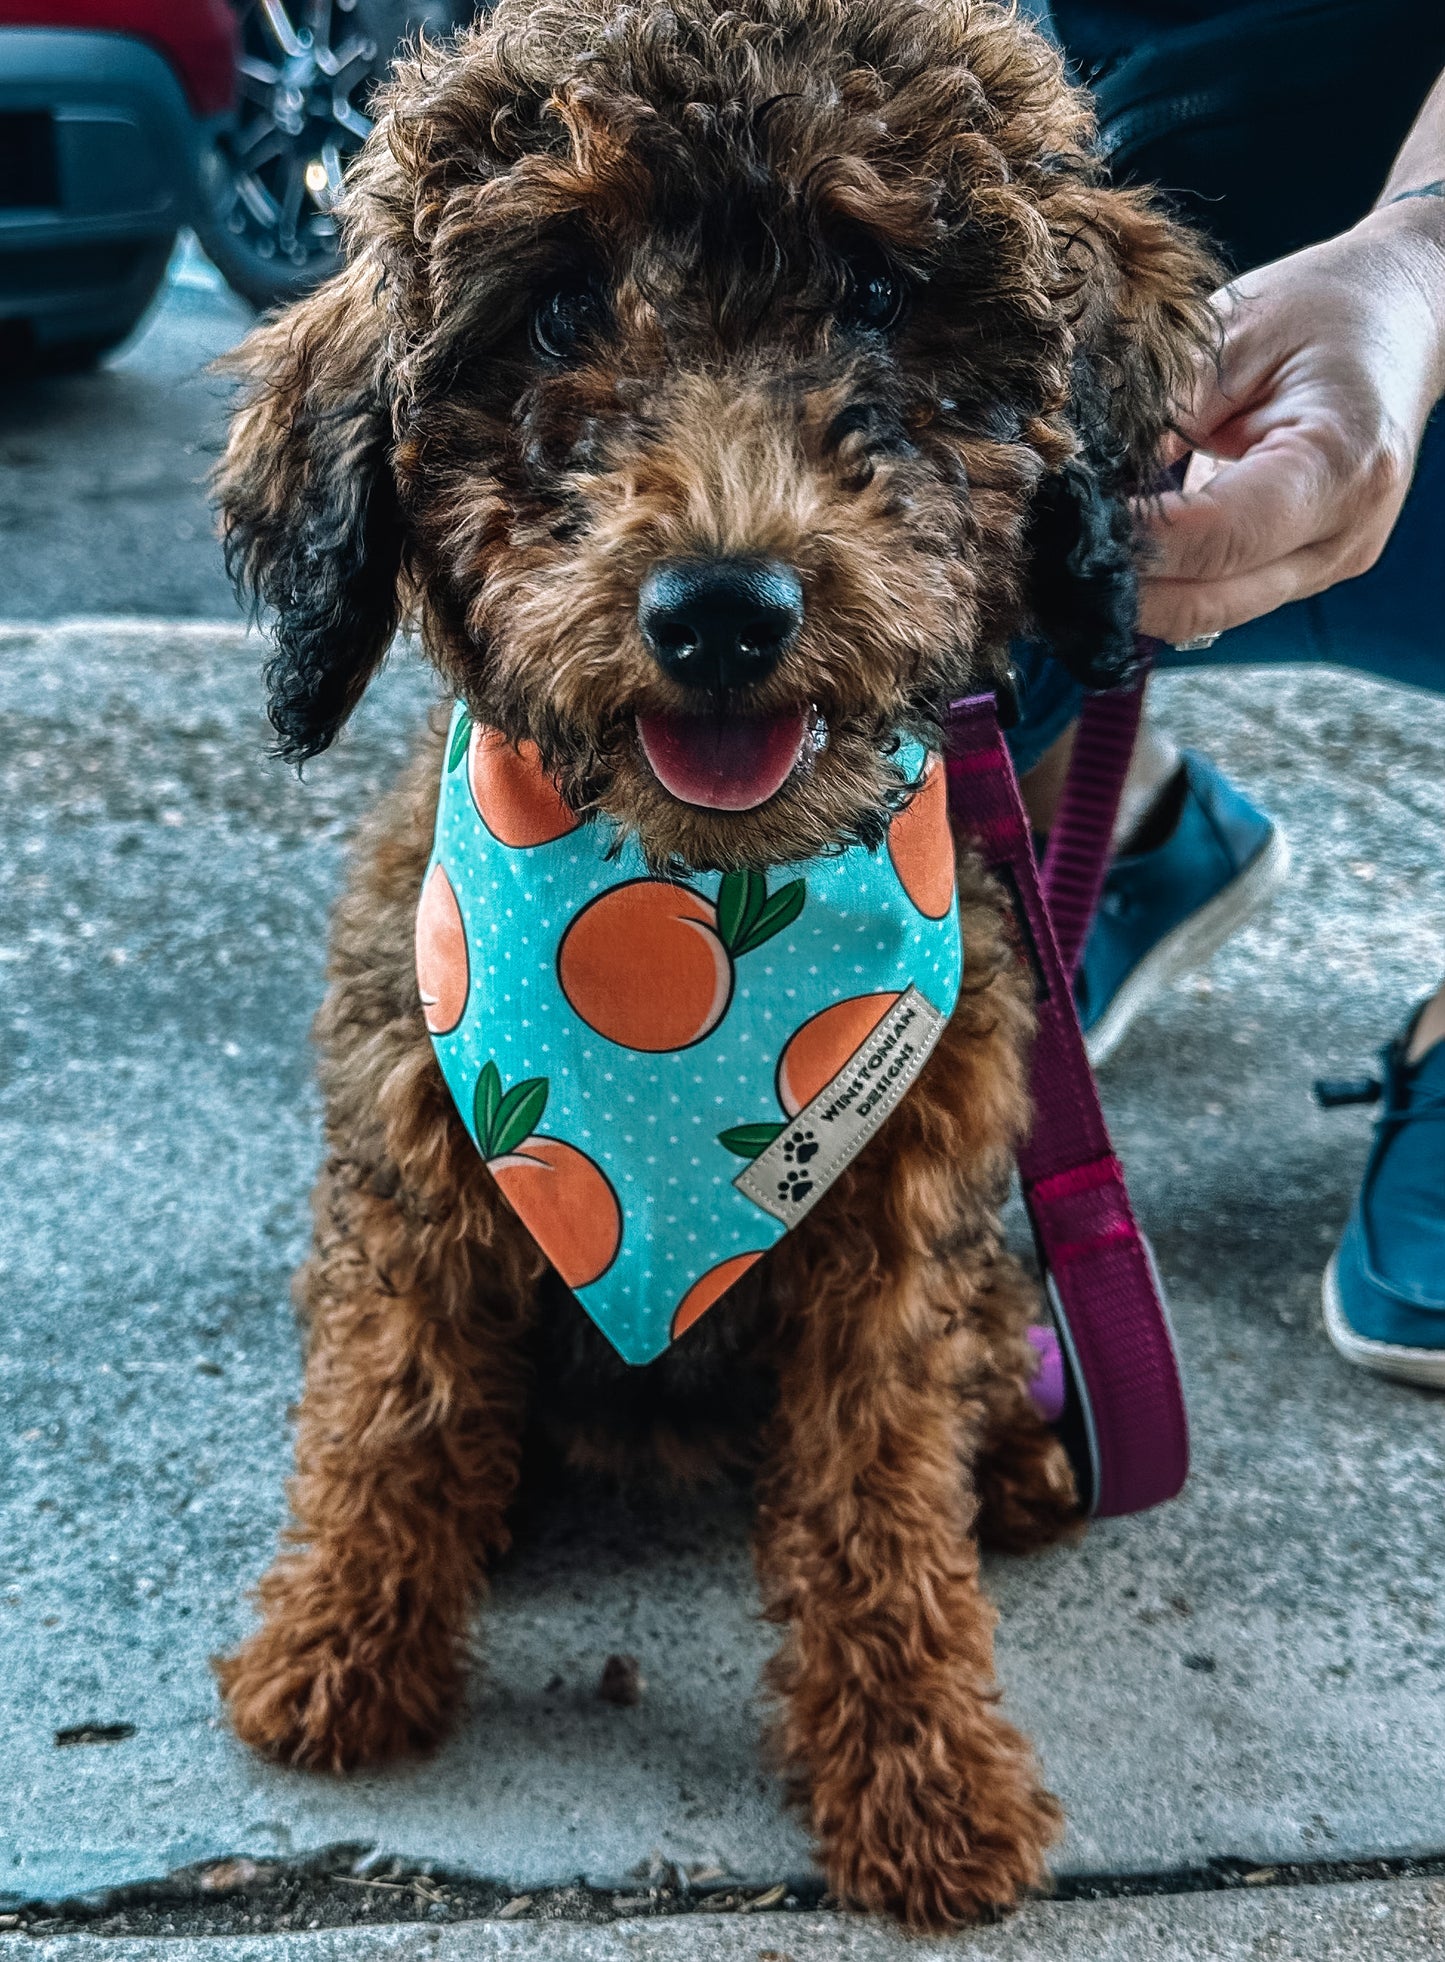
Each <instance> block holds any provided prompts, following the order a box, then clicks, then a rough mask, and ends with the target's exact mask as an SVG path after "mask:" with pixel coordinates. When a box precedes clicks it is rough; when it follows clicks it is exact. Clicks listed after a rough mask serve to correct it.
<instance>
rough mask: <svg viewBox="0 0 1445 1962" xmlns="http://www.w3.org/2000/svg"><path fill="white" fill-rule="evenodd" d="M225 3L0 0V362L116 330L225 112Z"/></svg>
mask: <svg viewBox="0 0 1445 1962" xmlns="http://www.w3.org/2000/svg"><path fill="white" fill-rule="evenodd" d="M237 39H238V36H237V21H236V15H235V13H234V11H233V10H232V8H231V6H230V5H229V4H228V0H0V365H3V367H5V368H10V369H13V368H14V367H16V366H18V365H22V364H25V363H27V362H29V361H33V360H39V361H40V362H41V363H43V364H44V365H47V366H50V367H77V366H84V365H87V364H88V363H90V362H92V361H94V360H96V359H98V358H99V356H100V355H101V354H103V353H104V352H105V350H106V349H107V348H110V347H113V346H115V344H116V343H117V342H118V341H122V340H124V339H125V337H126V335H127V334H128V333H130V331H131V329H132V328H133V327H134V326H135V324H136V322H137V321H138V320H139V319H140V316H141V315H142V313H144V311H145V309H146V307H147V306H148V304H149V303H150V300H151V296H152V295H153V294H154V292H155V290H156V288H157V286H158V285H159V284H160V281H161V278H162V276H163V274H164V272H165V268H166V261H167V259H168V258H169V256H170V250H171V246H172V244H173V242H174V240H175V235H176V231H177V228H178V227H179V226H180V225H182V224H184V223H186V222H188V221H189V220H190V219H191V217H192V215H193V213H194V208H195V199H196V183H197V172H198V169H199V164H200V159H201V157H202V155H203V154H204V153H205V151H206V150H207V148H208V147H209V146H210V145H211V144H212V143H213V142H214V141H215V139H216V135H217V133H218V132H219V131H220V130H222V129H223V128H224V127H226V126H227V125H228V123H229V121H230V118H231V111H232V106H233V103H234V100H235V92H236V58H237Z"/></svg>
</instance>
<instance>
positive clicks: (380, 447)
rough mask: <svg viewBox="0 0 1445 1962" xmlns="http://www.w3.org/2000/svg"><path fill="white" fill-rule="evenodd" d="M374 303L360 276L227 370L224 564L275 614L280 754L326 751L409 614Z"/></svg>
mask: <svg viewBox="0 0 1445 1962" xmlns="http://www.w3.org/2000/svg"><path fill="white" fill-rule="evenodd" d="M374 313H375V308H374V303H373V301H372V298H371V295H370V293H369V292H366V291H363V290H360V289H359V287H358V282H357V280H356V278H355V276H354V269H353V270H350V271H348V272H345V273H342V274H340V275H338V277H337V278H336V279H334V280H332V281H331V282H330V283H329V284H328V285H327V286H325V287H323V288H321V290H320V291H319V292H318V293H315V294H313V295H312V296H311V297H310V298H309V299H306V300H303V301H302V302H301V303H300V304H299V305H298V306H296V307H293V308H292V309H290V311H289V312H287V313H285V314H283V315H281V316H280V318H279V319H276V320H273V321H268V322H267V323H266V324H265V325H263V326H262V327H260V328H258V329H257V330H256V331H255V333H253V334H251V335H250V336H249V337H248V338H247V340H246V341H245V342H244V343H243V344H242V346H241V348H240V349H239V350H238V351H237V354H236V355H235V356H233V357H232V358H231V359H230V360H229V361H228V362H227V364H226V365H227V366H228V367H229V368H230V369H231V370H232V371H233V372H238V373H240V374H242V375H244V376H245V377H246V378H247V379H248V380H249V382H250V383H251V385H252V386H251V389H250V392H249V395H248V397H247V399H246V401H245V403H244V405H243V406H242V408H241V409H240V410H239V411H238V412H237V414H236V415H235V417H234V418H233V420H232V424H231V432H230V439H229V441H228V443H227V447H226V453H225V456H224V458H223V459H222V461H221V464H220V467H219V469H218V471H217V473H216V481H215V489H216V493H217V498H218V501H219V503H220V507H221V523H222V535H223V539H224V545H225V554H226V567H227V570H228V571H229V573H230V575H231V577H232V579H233V580H234V582H235V584H236V587H237V590H238V591H239V592H240V593H241V594H242V595H243V596H244V597H246V598H247V599H249V600H250V602H251V605H252V608H253V611H254V612H255V613H257V614H259V613H260V612H262V611H263V610H265V611H266V612H268V613H269V614H271V615H272V616H273V624H272V629H271V631H272V638H273V640H274V642H275V653H274V654H273V655H272V657H271V659H270V660H269V661H268V663H267V665H266V671H265V675H266V688H267V695H268V703H267V707H268V713H269V715H270V718H271V723H272V726H273V727H274V729H275V731H276V737H277V741H276V753H277V754H278V755H279V756H283V757H286V758H287V759H288V760H290V761H292V762H295V763H303V762H305V761H306V759H307V758H308V757H311V756H316V755H318V754H319V753H320V752H321V751H322V750H324V749H326V748H327V747H328V746H329V744H331V743H332V742H333V741H334V740H335V738H336V736H337V734H338V733H339V731H340V729H341V728H342V726H343V724H344V723H345V722H346V719H347V717H348V716H349V715H350V714H351V712H352V710H353V709H354V708H355V707H356V704H357V703H358V701H360V699H361V696H362V694H363V692H364V690H365V688H366V685H367V683H368V682H369V681H370V679H371V677H372V676H373V674H375V672H376V670H377V668H378V667H379V666H380V664H381V662H382V659H383V658H384V656H385V654H386V650H387V648H388V647H389V645H390V644H391V639H392V635H393V634H394V633H395V631H396V626H397V621H398V618H399V613H400V596H399V582H400V578H401V570H402V556H403V527H402V522H401V514H400V511H399V508H398V502H397V495H396V487H395V482H394V479H393V477H392V472H391V467H390V448H391V418H390V415H389V413H388V408H387V403H386V400H385V395H384V391H383V386H382V375H381V368H380V359H379V350H378V340H377V337H376V336H375V335H374V333H373V332H372V327H373V319H374Z"/></svg>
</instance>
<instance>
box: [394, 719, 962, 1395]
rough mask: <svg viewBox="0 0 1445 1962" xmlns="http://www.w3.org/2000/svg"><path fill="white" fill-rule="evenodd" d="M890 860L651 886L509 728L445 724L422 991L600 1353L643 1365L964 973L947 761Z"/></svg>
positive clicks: (908, 1060)
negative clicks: (606, 1347) (602, 1348)
mask: <svg viewBox="0 0 1445 1962" xmlns="http://www.w3.org/2000/svg"><path fill="white" fill-rule="evenodd" d="M899 762H900V764H901V765H902V767H903V768H904V769H905V770H907V771H908V773H909V775H910V776H911V777H915V778H916V777H919V776H920V775H921V776H922V777H923V782H922V787H921V788H920V789H919V790H918V791H917V792H916V793H915V795H914V797H913V798H912V800H911V801H910V803H909V804H908V805H907V806H906V807H905V808H904V809H903V810H902V811H900V812H899V813H898V814H897V816H895V818H894V819H893V822H892V825H891V827H890V830H889V836H888V845H887V849H886V850H881V851H878V852H876V853H872V852H868V851H865V850H863V849H862V848H861V847H854V848H853V849H851V850H849V851H846V852H842V853H840V854H838V855H836V856H833V857H827V858H815V859H809V860H806V861H804V862H802V863H799V864H795V865H785V866H780V867H778V869H777V870H776V871H774V872H769V873H768V874H767V875H766V876H764V875H763V874H762V873H759V872H729V873H726V874H722V875H719V874H718V873H708V874H705V875H699V876H698V877H689V878H687V879H685V880H679V879H668V878H656V877H654V876H652V875H651V874H650V873H649V872H648V870H647V867H646V865H645V863H644V861H643V859H642V856H641V853H640V852H639V850H638V848H637V846H636V843H635V841H633V840H630V839H629V840H626V841H624V842H623V843H622V845H621V847H620V848H619V847H618V846H617V840H616V835H615V833H614V831H613V830H612V828H611V827H610V826H609V825H607V824H605V823H600V822H593V823H587V824H583V823H581V822H579V820H578V818H577V816H576V815H575V813H574V812H573V811H571V810H570V809H569V808H568V806H567V805H566V804H565V803H564V802H563V801H562V798H561V796H560V794H559V793H558V791H557V789H556V787H555V785H554V784H553V783H552V782H551V781H550V779H549V778H548V777H546V776H545V775H544V773H543V771H542V770H541V767H540V764H539V761H538V757H537V752H536V750H535V748H534V747H533V746H532V745H531V744H529V743H523V744H522V745H521V746H520V748H513V747H512V746H510V745H509V744H507V743H506V742H505V741H504V740H503V738H502V737H501V736H500V735H499V734H498V733H497V732H496V731H495V730H491V729H485V728H483V727H481V726H480V725H474V724H473V723H472V720H471V718H470V716H469V715H468V714H467V712H466V711H465V710H464V709H461V708H458V709H457V711H456V713H455V714H454V716H453V719H452V725H451V733H450V736H449V739H448V743H447V751H446V759H445V762H444V765H443V770H442V785H441V798H440V802H439V804H438V808H437V821H436V840H435V844H434V846H433V849H432V857H431V862H430V864H429V865H428V867H427V873H426V879H425V882H424V884H423V887H422V896H421V904H420V906H419V908H418V911H417V927H416V948H417V980H418V984H419V987H420V991H421V999H422V1006H423V1010H424V1012H425V1015H426V1022H427V1027H428V1029H429V1030H430V1031H431V1036H432V1041H433V1044H434V1046H435V1049H436V1054H437V1060H438V1062H439V1063H440V1064H441V1068H442V1074H443V1075H444V1076H445V1078H446V1081H447V1087H448V1089H449V1090H450V1091H451V1094H452V1096H453V1098H454V1099H455V1100H456V1105H457V1108H458V1110H459V1111H460V1112H461V1116H462V1121H463V1122H464V1123H465V1125H466V1127H467V1129H468V1131H469V1132H470V1133H471V1135H472V1138H473V1140H474V1141H475V1143H476V1146H477V1149H478V1150H479V1151H480V1152H481V1154H482V1157H483V1158H484V1159H485V1160H486V1162H487V1166H488V1168H489V1169H490V1171H491V1172H492V1175H493V1177H494V1178H495V1179H496V1181H497V1184H498V1185H499V1186H500V1188H501V1190H502V1193H503V1195H504V1197H505V1198H506V1199H507V1201H508V1203H509V1204H510V1205H511V1206H512V1208H513V1209H514V1211H515V1212H516V1213H517V1215H518V1216H519V1218H520V1219H521V1220H522V1222H523V1224H524V1225H525V1226H526V1228H527V1230H528V1231H529V1232H530V1233H531V1235H532V1237H533V1238H534V1239H535V1240H536V1242H537V1244H538V1246H539V1247H541V1249H542V1250H543V1252H544V1253H545V1254H546V1255H547V1257H548V1258H549V1260H550V1261H551V1262H552V1264H553V1266H554V1267H555V1268H556V1270H557V1272H558V1273H559V1274H560V1275H561V1277H562V1279H563V1280H564V1281H565V1282H566V1283H567V1285H568V1286H569V1287H570V1288H572V1289H573V1290H574V1291H575V1292H576V1295H577V1298H578V1300H579V1301H581V1303H582V1305H583V1307H584V1308H585V1309H586V1310H587V1312H588V1314H589V1315H591V1317H592V1319H593V1320H594V1321H595V1322H596V1323H597V1325H598V1327H599V1328H600V1329H601V1330H602V1332H603V1333H604V1334H605V1335H606V1336H607V1338H608V1339H609V1341H611V1342H612V1344H613V1345H614V1347H615V1348H616V1349H617V1350H618V1351H619V1353H620V1354H621V1355H622V1356H623V1357H624V1358H625V1359H626V1361H628V1362H631V1363H645V1362H650V1361H651V1360H652V1358H653V1357H654V1356H657V1355H660V1354H661V1353H662V1351H663V1350H664V1349H665V1348H666V1347H667V1345H668V1343H669V1342H670V1341H671V1340H673V1339H674V1338H675V1337H676V1336H679V1335H681V1334H682V1332H683V1330H684V1329H686V1328H688V1327H690V1326H691V1325H692V1323H693V1322H695V1321H696V1320H697V1318H698V1316H699V1315H701V1314H702V1313H703V1312H704V1310H705V1309H707V1308H710V1307H711V1306H712V1304H713V1303H714V1302H715V1301H717V1300H718V1299H719V1297H720V1296H722V1295H723V1294H725V1293H726V1291H727V1290H728V1288H729V1287H731V1285H732V1284H733V1282H734V1281H735V1280H737V1278H738V1276H739V1275H740V1274H742V1273H743V1272H744V1271H745V1270H746V1269H747V1268H749V1267H750V1266H751V1265H752V1264H753V1262H754V1261H755V1260H758V1259H760V1258H761V1257H762V1255H763V1254H765V1253H766V1252H767V1250H768V1248H769V1247H771V1246H772V1245H774V1243H775V1242H776V1241H777V1240H779V1239H780V1238H781V1237H782V1235H783V1234H784V1233H785V1232H786V1231H787V1230H788V1228H789V1227H790V1226H792V1225H794V1224H795V1223H796V1222H797V1221H798V1220H800V1219H801V1218H802V1217H803V1216H804V1215H805V1214H806V1213H807V1212H808V1210H809V1209H810V1207H812V1206H813V1205H815V1204H816V1202H817V1201H818V1199H819V1198H821V1196H822V1194H823V1193H824V1192H825V1191H826V1190H827V1188H828V1186H829V1185H830V1184H831V1183H832V1181H833V1180H834V1179H835V1178H836V1177H837V1176H838V1174H839V1173H840V1172H841V1171H842V1170H843V1168H844V1167H845V1166H846V1165H847V1164H848V1162H849V1161H850V1160H851V1159H852V1158H853V1157H854V1155H855V1154H856V1153H857V1152H858V1151H859V1150H860V1149H861V1148H862V1146H863V1145H864V1144H865V1143H866V1142H867V1140H868V1139H869V1138H870V1137H871V1136H872V1134H873V1132H874V1131H875V1130H876V1129H877V1128H878V1126H879V1125H880V1124H881V1123H882V1122H883V1120H884V1118H885V1117H886V1116H887V1115H888V1113H889V1112H890V1111H891V1110H892V1109H893V1108H894V1106H895V1105H896V1104H897V1103H898V1101H899V1099H900V1098H901V1097H902V1096H903V1094H904V1092H905V1091H906V1090H907V1088H908V1086H909V1085H910V1084H911V1083H912V1082H913V1081H914V1079H915V1078H916V1076H917V1075H918V1072H919V1070H920V1069H921V1068H922V1066H923V1064H924V1062H925V1061H926V1059H927V1057H928V1055H929V1052H930V1051H931V1050H932V1048H933V1045H934V1043H935V1042H936V1041H937V1040H938V1037H939V1034H940V1032H941V1031H942V1029H943V1026H944V1024H945V1022H946V1021H947V1020H948V1017H949V1015H950V1014H951V1013H952V1010H953V1006H954V1003H955V1001H956V1000H957V998H958V988H959V981H960V978H961V975H962V968H963V945H962V940H961V938H960V930H959V920H958V901H957V896H956V893H955V891H954V878H953V842H952V838H951V835H950V832H949V825H948V810H947V795H946V786H945V782H944V772H943V768H942V766H941V764H940V762H939V760H938V758H937V757H936V756H929V755H927V754H926V753H925V752H924V751H923V749H922V748H921V747H919V746H918V745H916V744H915V745H911V746H905V747H904V749H903V750H902V751H901V752H900V756H899Z"/></svg>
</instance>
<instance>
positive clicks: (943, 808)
mask: <svg viewBox="0 0 1445 1962" xmlns="http://www.w3.org/2000/svg"><path fill="white" fill-rule="evenodd" d="M888 856H889V857H890V858H891V859H892V861H893V869H894V871H895V872H896V873H897V874H898V878H899V881H900V883H901V884H902V887H903V890H904V891H905V892H906V893H907V894H908V897H909V898H910V899H911V900H912V901H913V903H914V905H915V906H916V907H917V908H918V910H919V912H920V913H922V914H923V915H924V916H925V917H926V918H928V919H930V920H941V919H942V918H943V916H944V914H945V913H947V912H948V910H949V908H950V907H951V906H952V905H953V873H954V863H953V860H954V854H953V833H952V831H951V829H950V827H949V822H948V779H947V777H946V775H945V773H944V768H943V765H942V763H941V762H940V761H939V759H938V758H937V757H936V756H930V757H929V759H928V770H927V773H926V775H925V776H924V779H923V787H922V789H921V790H919V791H917V792H916V793H915V794H914V797H913V801H912V802H911V803H909V804H905V805H904V807H903V809H902V810H901V811H898V812H896V813H895V814H894V818H893V822H892V823H891V824H890V825H889V827H888Z"/></svg>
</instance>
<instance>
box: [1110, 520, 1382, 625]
mask: <svg viewBox="0 0 1445 1962" xmlns="http://www.w3.org/2000/svg"><path fill="white" fill-rule="evenodd" d="M1387 536H1388V527H1386V528H1385V530H1384V532H1383V533H1382V535H1381V536H1380V539H1379V543H1378V545H1377V546H1376V548H1375V550H1374V552H1373V553H1372V555H1371V556H1370V557H1369V559H1368V560H1367V561H1366V562H1365V563H1359V562H1358V558H1359V552H1358V539H1357V536H1356V534H1355V533H1353V532H1350V531H1346V532H1341V533H1339V534H1338V535H1337V536H1336V537H1334V538H1330V539H1326V540H1324V541H1322V542H1319V543H1316V544H1312V545H1306V546H1303V547H1301V548H1300V549H1299V550H1298V551H1294V552H1289V553H1287V554H1286V555H1285V556H1284V557H1282V558H1279V559H1275V560H1272V561H1271V562H1270V563H1269V564H1267V565H1263V566H1256V567H1254V568H1252V569H1251V570H1250V571H1248V572H1242V573H1236V574H1234V575H1232V576H1230V577H1228V578H1223V579H1150V580H1148V581H1146V582H1144V583H1143V584H1141V586H1140V589H1139V631H1140V632H1141V633H1144V634H1150V635H1152V636H1153V637H1154V638H1156V639H1158V640H1164V641H1168V642H1169V643H1170V645H1171V646H1177V645H1178V644H1179V643H1180V642H1182V641H1188V640H1195V639H1199V638H1202V637H1203V636H1205V635H1208V634H1221V633H1225V632H1227V631H1228V630H1229V628H1231V627H1242V626H1243V625H1244V624H1245V622H1246V621H1248V620H1256V619H1258V618H1259V616H1260V615H1261V614H1263V613H1273V612H1274V610H1275V609H1276V607H1280V606H1288V605H1289V604H1290V602H1291V601H1293V600H1300V599H1308V598H1310V596H1311V595H1312V594H1314V593H1322V592H1324V591H1325V589H1326V588H1327V587H1329V586H1333V585H1334V584H1335V583H1336V581H1338V580H1340V579H1347V578H1352V577H1354V576H1355V575H1356V574H1357V573H1360V572H1365V571H1367V570H1368V569H1369V565H1370V564H1373V562H1374V559H1375V558H1376V557H1378V554H1379V550H1380V549H1381V548H1383V545H1384V542H1385V538H1386V537H1387Z"/></svg>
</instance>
